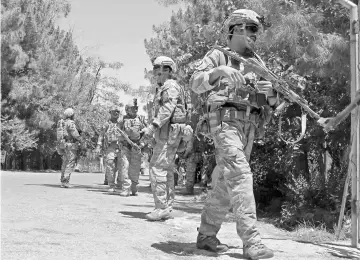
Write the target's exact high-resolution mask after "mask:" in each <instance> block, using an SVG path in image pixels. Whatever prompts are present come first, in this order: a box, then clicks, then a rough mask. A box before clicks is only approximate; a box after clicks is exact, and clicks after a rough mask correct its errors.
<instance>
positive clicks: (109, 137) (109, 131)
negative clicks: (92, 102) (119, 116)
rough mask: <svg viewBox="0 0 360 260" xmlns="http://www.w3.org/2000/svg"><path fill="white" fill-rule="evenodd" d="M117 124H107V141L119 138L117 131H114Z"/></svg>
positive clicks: (114, 140) (110, 141)
mask: <svg viewBox="0 0 360 260" xmlns="http://www.w3.org/2000/svg"><path fill="white" fill-rule="evenodd" d="M116 128H117V126H116V125H115V124H111V125H109V127H108V129H107V131H106V133H105V136H106V139H107V141H108V143H112V142H116V141H118V139H119V136H118V133H117V131H116Z"/></svg>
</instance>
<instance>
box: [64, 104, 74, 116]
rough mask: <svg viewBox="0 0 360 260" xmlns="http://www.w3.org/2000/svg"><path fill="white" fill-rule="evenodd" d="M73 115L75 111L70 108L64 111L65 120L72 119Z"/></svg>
mask: <svg viewBox="0 0 360 260" xmlns="http://www.w3.org/2000/svg"><path fill="white" fill-rule="evenodd" d="M73 115H74V109H72V108H70V107H69V108H67V109H65V111H64V116H65V118H69V117H72V116H73Z"/></svg>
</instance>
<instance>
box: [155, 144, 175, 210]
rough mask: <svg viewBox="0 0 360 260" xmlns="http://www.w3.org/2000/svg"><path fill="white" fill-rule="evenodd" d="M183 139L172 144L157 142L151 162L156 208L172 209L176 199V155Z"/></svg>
mask: <svg viewBox="0 0 360 260" xmlns="http://www.w3.org/2000/svg"><path fill="white" fill-rule="evenodd" d="M180 140H181V138H178V139H177V140H175V141H174V142H172V143H171V144H170V143H169V142H168V141H164V140H157V141H156V145H155V147H154V149H153V155H152V157H151V160H150V164H149V168H150V181H151V190H152V193H153V196H154V201H155V208H161V209H165V208H172V204H173V202H174V199H175V192H174V169H175V167H176V166H175V155H176V152H177V149H178V147H179V144H180Z"/></svg>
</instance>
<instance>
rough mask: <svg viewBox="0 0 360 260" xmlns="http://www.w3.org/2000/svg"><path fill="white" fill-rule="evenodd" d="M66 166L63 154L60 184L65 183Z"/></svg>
mask: <svg viewBox="0 0 360 260" xmlns="http://www.w3.org/2000/svg"><path fill="white" fill-rule="evenodd" d="M66 164H67V156H66V153H64V154H63V155H62V156H61V177H60V181H61V183H63V182H65V179H64V177H65V168H66Z"/></svg>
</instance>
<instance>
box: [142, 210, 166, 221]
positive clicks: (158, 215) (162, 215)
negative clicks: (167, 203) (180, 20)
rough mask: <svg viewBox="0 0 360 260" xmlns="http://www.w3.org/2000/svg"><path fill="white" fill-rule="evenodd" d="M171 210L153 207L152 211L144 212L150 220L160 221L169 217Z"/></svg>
mask: <svg viewBox="0 0 360 260" xmlns="http://www.w3.org/2000/svg"><path fill="white" fill-rule="evenodd" d="M170 213H171V210H170V209H155V210H154V211H152V212H150V213H149V214H146V215H145V217H146V219H147V220H150V221H160V220H167V219H169V218H171V214H170Z"/></svg>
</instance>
